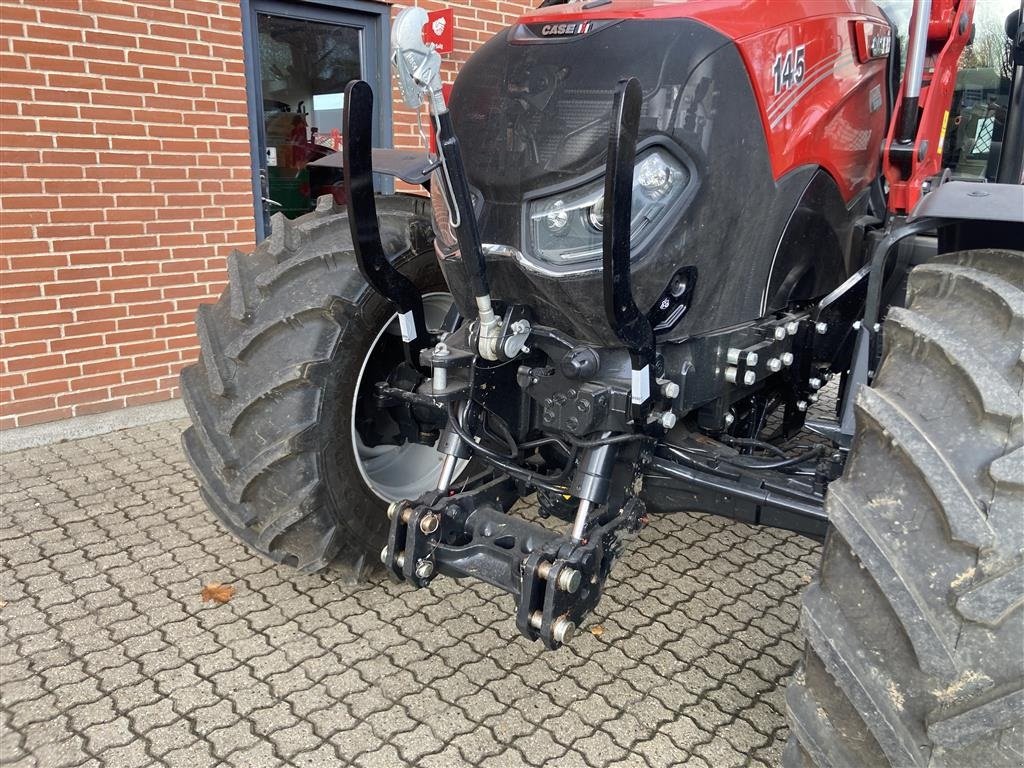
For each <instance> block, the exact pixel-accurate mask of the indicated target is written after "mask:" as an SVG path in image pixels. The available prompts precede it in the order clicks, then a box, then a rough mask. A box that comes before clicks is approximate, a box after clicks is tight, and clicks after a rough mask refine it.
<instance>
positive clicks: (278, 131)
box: [247, 0, 390, 238]
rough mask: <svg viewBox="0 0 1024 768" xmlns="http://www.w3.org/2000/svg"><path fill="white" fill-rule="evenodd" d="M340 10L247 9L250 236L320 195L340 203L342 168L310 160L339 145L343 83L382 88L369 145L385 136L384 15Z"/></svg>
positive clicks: (272, 0)
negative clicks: (253, 200)
mask: <svg viewBox="0 0 1024 768" xmlns="http://www.w3.org/2000/svg"><path fill="white" fill-rule="evenodd" d="M349 5H356V6H358V5H362V4H359V3H352V4H350V3H345V6H346V8H345V9H344V10H341V9H339V8H337V7H334V6H329V5H315V4H313V3H309V2H302V3H285V2H278V1H277V0H255V2H253V4H252V6H251V12H250V15H249V27H250V29H249V34H248V35H247V37H248V44H247V64H248V65H249V67H248V68H249V78H248V79H249V90H250V97H249V116H250V132H251V133H252V135H253V140H254V141H253V144H254V152H253V157H254V164H255V166H256V168H255V170H256V174H255V178H254V181H255V183H256V184H257V197H258V205H257V211H256V228H257V236H258V237H260V238H262V237H265V236H266V235H269V234H270V228H271V224H270V217H271V216H272V215H273V214H274V213H277V212H281V213H283V214H284V215H285V216H287V217H288V218H292V219H293V218H296V217H297V216H301V215H302V214H304V213H308V212H309V211H312V210H313V209H314V208H315V206H316V200H317V198H318V197H319V196H321V195H326V194H330V195H334V197H335V199H336V200H337V202H338V203H339V204H344V202H345V199H344V192H343V190H342V188H341V173H340V171H339V170H338V169H336V168H321V167H316V166H310V163H311V162H313V161H314V160H317V159H319V158H321V157H324V156H325V155H329V154H332V153H335V152H339V151H341V146H342V143H343V141H344V137H343V135H342V122H341V117H342V107H343V105H344V94H345V86H346V85H347V84H348V82H349V81H350V80H353V79H356V78H362V79H364V80H366V81H367V82H369V83H370V84H371V85H372V86H373V87H374V92H375V93H378V94H385V98H384V99H380V98H378V99H376V106H377V113H378V114H377V116H376V118H377V119H376V121H375V125H376V133H377V135H376V136H375V144H376V145H377V146H383V145H382V143H381V139H382V138H383V137H384V136H390V126H389V125H387V126H385V125H382V123H383V121H384V120H386V119H389V118H390V109H389V106H390V100H389V99H388V98H387V95H389V94H390V89H389V88H387V84H386V83H385V84H384V87H383V88H382V87H381V81H380V76H379V75H380V72H382V71H384V72H387V68H386V67H384V66H382V65H381V55H382V52H383V53H384V55H386V51H383V50H382V44H381V41H382V40H383V39H386V34H387V19H386V16H384V14H383V13H382V12H380V11H376V12H360V11H359V10H358V9H357V10H350V9H348V6H349Z"/></svg>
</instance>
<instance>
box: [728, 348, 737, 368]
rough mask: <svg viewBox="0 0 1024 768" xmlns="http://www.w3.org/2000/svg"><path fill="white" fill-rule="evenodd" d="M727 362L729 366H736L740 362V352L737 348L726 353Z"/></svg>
mask: <svg viewBox="0 0 1024 768" xmlns="http://www.w3.org/2000/svg"><path fill="white" fill-rule="evenodd" d="M725 361H726V362H727V363H729V365H736V363H738V362H739V361H740V350H738V349H736V347H729V349H728V350H727V351H726V353H725Z"/></svg>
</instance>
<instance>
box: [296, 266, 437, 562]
mask: <svg viewBox="0 0 1024 768" xmlns="http://www.w3.org/2000/svg"><path fill="white" fill-rule="evenodd" d="M395 266H396V267H398V268H399V270H400V271H402V272H403V273H404V274H406V275H407V276H408V277H409V278H410V279H411V280H412V281H413V282H414V283H415V284H416V287H417V288H418V289H419V290H420V293H430V292H434V291H447V290H448V289H447V286H446V285H445V282H444V279H443V277H442V275H441V270H440V268H439V267H438V265H437V259H436V257H435V255H434V252H433V249H428V250H424V251H420V252H411V253H409V254H407V255H406V256H404V257H400V258H399V259H398V260H396V262H395ZM394 316H395V310H394V307H393V306H392V305H391V304H390V303H389V302H388V301H386V300H385V299H384V298H383V297H382V296H380V294H378V293H377V292H376V291H374V290H372V289H370V288H369V287H367V288H366V289H365V290H364V291H363V292H362V294H361V296H360V297H359V299H358V300H357V302H356V316H355V317H354V318H353V319H351V320H350V321H349V323H348V325H347V326H346V327H345V328H344V330H343V331H342V332H341V335H340V337H339V339H338V344H337V348H336V350H335V352H334V354H333V355H332V357H331V364H330V367H331V371H330V374H329V376H328V379H327V382H326V384H325V386H324V390H323V402H322V404H321V407H322V408H323V414H322V417H321V418H320V419H319V420H318V422H317V426H316V429H317V430H319V431H320V434H319V435H318V436H317V437H316V444H317V445H319V446H321V448H320V450H319V455H318V458H317V460H318V461H320V462H321V464H322V466H321V472H322V477H323V479H324V484H325V486H326V503H327V504H328V505H329V506H330V507H331V509H330V512H331V513H332V514H333V516H334V518H335V519H336V520H337V521H338V524H339V530H338V535H339V536H350V537H351V538H352V541H351V542H348V543H350V544H354V545H355V548H357V549H362V550H365V551H366V552H368V553H372V552H376V551H377V550H379V549H380V548H381V547H382V546H383V545H384V542H385V541H386V538H387V529H388V519H387V515H385V514H384V511H385V508H386V503H385V502H384V501H382V500H381V498H380V497H379V496H377V494H376V493H374V492H373V490H372V489H371V488H370V487H369V486H368V485H367V484H366V482H365V481H364V480H363V475H362V472H361V471H360V468H359V459H358V457H357V455H356V449H355V445H354V444H353V441H352V410H353V405H354V402H355V399H356V397H357V395H358V392H357V389H356V387H357V384H358V383H359V373H360V371H361V369H362V365H363V361H364V360H365V359H366V356H367V355H368V354H369V351H370V347H371V345H372V344H373V343H374V341H375V340H376V338H377V335H378V333H380V331H381V329H382V328H384V327H385V326H386V325H387V324H388V323H390V322H391V321H392V319H393V318H394ZM364 384H365V382H364ZM337 543H338V544H339V545H341V546H344V545H345V544H346V543H347V542H344V541H340V542H337Z"/></svg>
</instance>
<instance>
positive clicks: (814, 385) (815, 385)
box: [807, 378, 821, 389]
mask: <svg viewBox="0 0 1024 768" xmlns="http://www.w3.org/2000/svg"><path fill="white" fill-rule="evenodd" d="M807 383H808V384H810V385H811V389H821V379H819V378H813V379H810V380H808V382H807Z"/></svg>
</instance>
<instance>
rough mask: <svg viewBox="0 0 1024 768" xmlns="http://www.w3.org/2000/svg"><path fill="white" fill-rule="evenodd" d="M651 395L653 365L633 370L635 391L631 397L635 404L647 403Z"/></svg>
mask: <svg viewBox="0 0 1024 768" xmlns="http://www.w3.org/2000/svg"><path fill="white" fill-rule="evenodd" d="M650 396H651V366H649V365H645V366H644V367H643V368H642V369H640V370H639V371H637V370H634V371H633V391H632V392H631V394H630V399H631V400H632V401H633V405H642V404H643V403H646V402H647V400H648V398H650Z"/></svg>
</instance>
